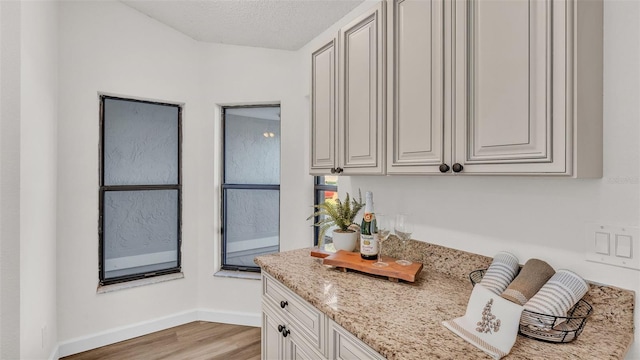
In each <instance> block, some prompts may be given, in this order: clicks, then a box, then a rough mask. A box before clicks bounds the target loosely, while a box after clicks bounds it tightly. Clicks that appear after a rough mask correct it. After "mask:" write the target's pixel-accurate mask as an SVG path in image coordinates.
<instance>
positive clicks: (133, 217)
mask: <svg viewBox="0 0 640 360" xmlns="http://www.w3.org/2000/svg"><path fill="white" fill-rule="evenodd" d="M177 239H178V190H153V191H144V190H143V191H105V193H104V262H103V266H104V268H105V274H106V275H105V277H106V278H111V277H115V276H123V275H132V274H138V273H145V272H152V271H154V270H159V269H167V268H172V267H176V266H178V241H177Z"/></svg>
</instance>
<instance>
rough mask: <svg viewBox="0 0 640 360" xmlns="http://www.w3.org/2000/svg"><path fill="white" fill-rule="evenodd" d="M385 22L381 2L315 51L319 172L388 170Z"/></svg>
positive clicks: (314, 167)
mask: <svg viewBox="0 0 640 360" xmlns="http://www.w3.org/2000/svg"><path fill="white" fill-rule="evenodd" d="M385 24H386V18H385V8H384V6H383V3H379V4H378V5H376V6H375V7H374V8H372V9H371V10H369V11H367V12H366V13H365V14H363V15H361V16H360V17H358V18H357V19H355V20H353V21H352V22H350V23H349V24H347V25H345V26H344V27H342V29H341V30H340V32H339V34H338V40H337V41H336V40H332V41H331V42H329V43H327V44H325V45H324V46H322V47H321V48H319V49H318V50H317V51H315V52H313V54H312V74H311V86H312V89H311V171H310V173H311V174H313V175H322V174H329V173H338V174H344V175H358V174H383V173H384V170H385V166H384V165H385V155H384V149H385V147H384V145H385V139H384V134H385V125H386V124H385V118H386V116H385V111H384V109H385V105H386V104H385V90H386V89H385V84H386V83H385V82H386V76H385V73H386V67H385V66H386V62H385V60H386V59H385V36H386V31H385ZM336 43H337V44H338V48H339V50H338V51H337V52H336V50H337V49H336V47H337V46H336ZM336 56H337V59H338V61H337V69H336V61H335V59H336ZM336 94H337V97H336ZM336 109H337V110H336Z"/></svg>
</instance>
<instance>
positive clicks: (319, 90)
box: [310, 39, 337, 175]
mask: <svg viewBox="0 0 640 360" xmlns="http://www.w3.org/2000/svg"><path fill="white" fill-rule="evenodd" d="M336 76H337V74H336V39H332V40H331V41H330V42H328V43H326V44H324V45H323V46H322V47H321V48H319V49H318V50H316V51H315V52H313V54H312V55H311V171H310V173H311V174H312V175H323V174H329V173H330V172H331V169H333V168H335V167H336V157H335V154H336V131H335V126H336V112H337V109H336V97H337V92H336V90H337V89H336Z"/></svg>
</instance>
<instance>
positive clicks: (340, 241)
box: [333, 230, 358, 251]
mask: <svg viewBox="0 0 640 360" xmlns="http://www.w3.org/2000/svg"><path fill="white" fill-rule="evenodd" d="M357 243H358V233H357V232H355V231H347V232H342V230H333V246H334V247H335V248H336V250H345V251H353V250H355V249H356V244H357Z"/></svg>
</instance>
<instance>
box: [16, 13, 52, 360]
mask: <svg viewBox="0 0 640 360" xmlns="http://www.w3.org/2000/svg"><path fill="white" fill-rule="evenodd" d="M57 10H58V6H57V4H56V3H55V2H53V1H29V2H23V3H22V9H21V16H20V19H21V36H22V41H21V69H20V76H21V89H20V91H21V106H20V108H21V110H20V358H21V359H43V358H49V357H50V355H51V353H52V352H53V351H54V350H55V348H56V347H57V324H56V177H57V163H56V158H57V156H56V152H57V151H56V143H57V139H56V137H57V131H56V128H57V121H58V116H57V115H58V11H57Z"/></svg>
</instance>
